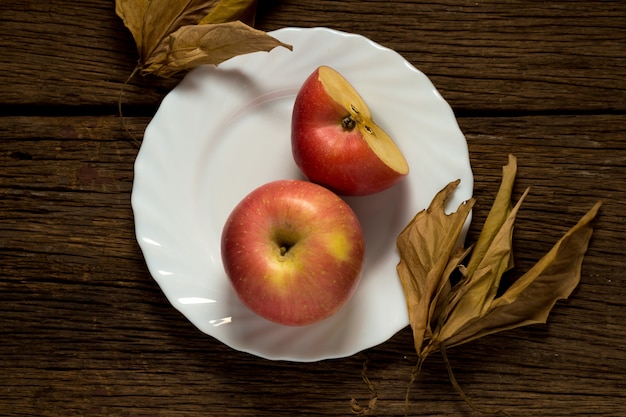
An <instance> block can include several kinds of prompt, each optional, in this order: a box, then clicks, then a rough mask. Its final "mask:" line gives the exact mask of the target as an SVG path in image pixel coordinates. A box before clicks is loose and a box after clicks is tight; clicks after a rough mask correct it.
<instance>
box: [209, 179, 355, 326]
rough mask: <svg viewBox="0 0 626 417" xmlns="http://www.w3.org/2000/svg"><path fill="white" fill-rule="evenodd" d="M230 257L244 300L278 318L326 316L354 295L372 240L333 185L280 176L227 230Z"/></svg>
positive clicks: (247, 201)
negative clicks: (365, 237)
mask: <svg viewBox="0 0 626 417" xmlns="http://www.w3.org/2000/svg"><path fill="white" fill-rule="evenodd" d="M221 243H222V261H223V264H224V269H225V271H226V274H227V275H228V277H229V279H230V281H231V282H232V285H233V287H234V290H235V292H236V293H237V295H238V296H239V298H240V299H241V301H242V302H243V303H244V304H245V305H247V306H248V307H249V308H250V309H251V310H252V311H254V312H256V313H257V314H258V315H260V316H262V317H264V318H266V319H268V320H271V321H273V322H276V323H280V324H286V325H292V326H300V325H306V324H311V323H315V322H317V321H320V320H323V319H325V318H327V317H329V316H331V315H332V314H334V313H335V312H336V311H338V310H339V308H340V307H341V306H342V305H344V304H345V303H346V302H347V301H348V299H349V298H350V297H351V296H352V294H353V292H354V290H355V289H356V286H357V284H358V281H359V279H360V276H361V268H362V265H363V259H364V251H365V241H364V237H363V232H362V230H361V224H360V223H359V220H358V218H357V217H356V215H355V214H354V212H353V211H352V209H351V208H350V206H348V204H347V203H345V202H344V201H343V200H342V199H341V198H340V197H339V196H337V195H336V194H334V193H333V192H331V191H330V190H328V189H326V188H324V187H322V186H319V185H317V184H313V183H311V182H308V181H301V180H278V181H274V182H270V183H267V184H265V185H262V186H261V187H259V188H257V189H255V190H254V191H252V192H251V193H250V194H248V195H247V196H246V197H245V198H244V199H243V200H242V201H241V202H240V203H239V204H238V205H237V206H236V207H235V209H234V210H233V211H232V213H231V214H230V216H229V217H228V220H227V221H226V224H225V226H224V229H223V231H222V241H221Z"/></svg>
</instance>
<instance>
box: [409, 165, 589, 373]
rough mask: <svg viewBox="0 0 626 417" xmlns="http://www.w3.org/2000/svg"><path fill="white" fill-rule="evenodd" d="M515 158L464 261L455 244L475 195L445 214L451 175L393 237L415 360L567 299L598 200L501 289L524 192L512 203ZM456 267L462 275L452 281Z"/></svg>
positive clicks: (537, 318) (524, 321) (529, 319)
mask: <svg viewBox="0 0 626 417" xmlns="http://www.w3.org/2000/svg"><path fill="white" fill-rule="evenodd" d="M516 172H517V163H516V159H515V157H514V156H513V155H510V156H509V163H508V164H507V165H506V166H505V167H503V174H502V184H501V186H500V190H499V191H498V194H497V196H496V198H495V200H494V203H493V205H492V208H491V211H490V212H489V215H488V216H487V219H486V221H485V224H484V226H483V228H482V230H481V233H480V235H479V238H478V241H477V243H476V245H475V246H474V247H473V249H471V250H472V254H471V257H470V260H469V263H468V266H467V267H463V266H462V265H461V262H462V261H463V260H464V259H465V257H466V256H467V254H468V253H469V251H470V248H468V249H463V248H459V247H456V242H457V241H458V237H459V233H460V230H461V227H462V225H463V222H464V220H465V218H466V217H467V215H468V214H469V211H470V210H471V208H472V206H473V203H474V200H473V199H472V200H470V201H469V202H468V204H463V205H461V206H460V207H459V209H458V211H457V212H455V213H452V214H450V215H447V214H445V211H444V206H445V201H446V199H447V198H448V196H449V195H450V193H451V192H452V191H453V190H454V189H455V187H456V186H457V184H458V181H457V182H454V183H450V184H448V186H446V187H445V188H444V189H443V190H442V191H440V192H439V193H438V194H437V195H436V196H435V198H434V199H433V202H432V203H431V205H430V207H429V208H428V209H427V210H424V211H421V212H419V213H418V214H417V215H416V216H415V217H414V219H413V220H412V221H411V222H410V223H409V224H408V225H407V227H406V228H405V229H404V230H403V231H402V232H401V233H400V235H399V236H398V241H397V245H398V250H399V253H400V262H399V264H398V268H397V270H398V276H399V278H400V281H401V282H402V286H403V288H404V292H405V297H406V300H407V307H408V309H409V323H410V325H411V328H412V330H413V336H414V344H415V349H416V351H417V353H418V356H419V358H420V362H423V360H424V359H425V358H426V356H428V355H429V354H430V353H431V352H434V351H437V350H441V349H442V348H444V347H451V346H456V345H459V344H462V343H467V342H469V341H471V340H474V339H476V338H479V337H482V336H485V335H488V334H492V333H495V332H499V331H503V330H508V329H512V328H515V327H519V326H525V325H528V324H533V323H545V321H546V320H547V317H548V315H549V313H550V311H551V310H552V308H553V306H554V304H555V303H556V301H557V300H560V299H563V298H567V297H569V295H570V294H571V292H572V291H573V290H574V288H575V287H576V286H577V285H578V282H579V281H580V272H581V267H582V261H583V257H584V254H585V252H586V250H587V247H588V243H589V239H590V238H591V234H592V232H593V229H592V226H591V221H592V220H593V219H594V218H595V217H596V215H597V213H598V210H599V208H600V205H601V203H597V204H596V205H595V206H594V207H593V208H592V209H591V210H590V211H589V212H588V213H587V214H586V215H585V216H584V217H583V218H582V219H581V220H580V221H579V222H578V224H576V225H575V226H574V227H573V228H572V229H570V230H569V231H568V232H567V233H566V234H565V235H564V236H563V238H561V239H560V240H559V241H558V242H557V243H556V245H555V246H554V247H553V248H552V250H550V252H548V253H547V254H546V255H545V256H544V257H543V258H542V259H541V260H540V261H539V262H537V264H535V266H533V268H531V269H530V270H529V271H528V272H527V273H526V274H524V275H523V276H522V277H521V278H520V279H519V280H517V281H516V282H515V283H514V284H513V285H512V286H511V287H510V288H508V289H507V290H506V291H505V292H504V294H502V295H501V296H498V294H499V293H500V291H499V287H500V284H501V278H502V275H503V274H504V273H505V272H506V271H508V270H509V269H510V268H511V267H512V265H513V261H512V259H513V256H512V253H513V228H514V223H515V219H516V216H517V213H518V211H519V209H520V206H521V204H522V202H523V200H524V198H525V197H526V195H527V194H528V189H527V190H526V191H525V192H524V194H523V195H522V197H521V198H520V199H519V201H518V202H517V204H516V205H515V207H513V205H512V203H511V194H512V190H513V183H514V180H515V175H516ZM457 268H458V270H459V271H460V272H461V274H462V275H463V278H462V279H461V281H460V282H459V283H458V284H457V285H456V286H454V287H452V284H451V282H450V277H451V275H452V273H453V272H454V271H455V270H456V269H457Z"/></svg>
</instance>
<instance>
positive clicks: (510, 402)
mask: <svg viewBox="0 0 626 417" xmlns="http://www.w3.org/2000/svg"><path fill="white" fill-rule="evenodd" d="M262 3H264V4H262V5H261V6H260V9H259V11H258V18H257V27H258V28H260V29H263V30H273V29H277V28H281V27H285V26H299V27H312V26H327V27H332V28H335V29H339V30H343V31H348V32H354V33H359V34H362V35H364V36H367V37H369V38H371V39H372V40H374V41H376V42H378V43H380V44H382V45H384V46H387V47H390V48H393V49H395V50H396V51H398V52H399V53H400V54H402V55H403V56H404V57H405V58H406V59H407V60H409V61H410V62H411V63H413V64H414V65H415V66H416V67H417V68H419V69H420V70H422V71H423V72H424V73H426V74H427V75H428V76H429V77H430V78H431V80H432V81H433V83H434V84H435V85H436V87H437V88H438V89H439V91H440V92H441V94H442V95H443V96H444V98H445V99H446V100H447V101H448V102H449V103H450V105H451V106H452V108H453V109H454V111H455V113H456V115H457V116H458V119H459V124H460V126H461V129H462V130H463V132H464V133H465V135H466V137H467V141H468V144H469V150H470V156H471V163H472V166H473V170H474V174H475V196H476V197H477V199H478V204H477V206H476V208H475V210H474V222H473V223H472V227H471V229H470V233H469V236H468V240H474V239H475V238H476V236H477V232H478V230H479V225H480V224H482V220H484V218H485V216H486V213H487V210H488V208H489V204H490V202H491V199H492V197H493V195H494V193H495V191H496V190H497V187H498V184H499V181H500V172H501V166H502V165H504V164H505V163H506V158H507V155H508V154H509V153H513V154H515V155H516V156H517V157H518V163H519V174H518V180H517V183H516V188H515V197H519V195H520V194H521V191H522V190H523V189H524V188H525V187H528V186H530V187H532V190H531V194H530V195H529V197H528V198H527V200H526V202H525V204H524V206H523V208H522V211H521V213H520V216H519V218H518V223H517V224H518V226H517V229H516V235H515V239H516V240H515V251H516V254H517V255H516V260H517V269H516V270H515V271H516V272H514V274H517V275H518V276H519V275H520V274H521V273H522V272H523V271H524V270H526V269H527V268H528V267H529V266H530V265H531V264H532V263H534V261H536V260H537V259H538V258H539V257H541V256H542V255H543V254H544V253H545V252H546V251H547V250H549V248H550V247H551V246H552V244H554V243H555V242H556V241H557V240H558V239H559V238H560V237H561V235H562V234H563V233H564V232H565V231H566V230H567V229H568V228H569V227H571V226H572V225H573V224H574V223H575V222H576V221H577V220H578V219H579V217H581V216H582V215H583V214H584V213H585V212H586V211H587V210H588V209H589V208H590V207H591V206H592V205H593V204H594V203H595V202H596V201H598V200H602V201H603V202H604V205H603V207H602V209H601V213H600V215H599V217H598V219H597V221H596V223H595V226H596V230H595V233H594V235H593V238H592V240H591V243H590V246H589V250H588V253H587V256H586V257H585V260H584V264H583V270H582V280H581V283H580V285H579V287H578V288H577V289H576V290H575V292H574V294H573V295H572V297H571V298H570V299H569V300H567V301H562V302H559V303H558V304H557V306H556V307H555V309H554V310H553V313H552V315H551V316H550V319H549V322H548V324H547V325H536V326H530V327H526V328H521V329H517V330H513V331H509V332H504V333H500V334H497V335H492V336H489V337H486V338H483V339H480V340H477V341H475V342H472V343H469V344H466V345H463V346H460V347H457V348H454V349H450V350H449V352H448V355H449V359H450V362H451V365H452V367H453V369H454V370H455V374H456V378H457V380H458V383H459V384H460V386H461V387H462V388H463V389H464V390H465V392H466V393H467V395H468V396H469V397H470V398H471V399H472V400H473V401H474V402H475V403H476V404H477V405H479V406H480V407H485V408H498V407H499V408H502V409H505V410H507V411H508V412H509V413H510V414H511V415H514V416H536V415H541V416H588V415H602V416H624V415H626V278H625V274H626V272H625V271H626V245H625V243H624V238H625V236H626V25H625V24H624V23H625V22H626V3H624V2H621V1H591V0H587V1H573V0H572V1H566V0H562V1H550V2H545V1H526V0H524V1H521V0H517V1H516V0H510V1H495V0H489V1H444V0H432V1H426V2H422V1H414V2H413V1H385V0H372V1H366V2H360V1H330V0H315V1H313V0H300V1H296V0H293V1H291V0H284V1H280V2H278V1H277V2H262ZM0 16H1V19H0V33H2V36H0V47H1V51H2V53H1V54H0V138H1V141H0V161H1V168H0V196H1V198H0V311H1V314H2V316H1V319H0V334H1V335H2V341H1V342H0V375H1V376H2V377H1V378H0V414H1V415H7V416H64V417H69V416H120V417H139V416H143V417H147V416H186V417H191V416H231V415H232V416H283V415H284V416H293V415H328V416H331V415H332V416H335V415H351V408H350V399H351V398H355V399H357V400H358V401H359V404H361V405H366V404H367V402H368V399H369V398H370V391H369V390H368V386H367V385H366V384H365V383H364V381H363V380H362V378H361V371H362V367H363V364H364V363H367V367H368V369H367V373H366V375H367V376H368V377H369V379H370V381H371V383H372V384H373V386H374V388H375V389H376V391H377V394H378V403H377V408H376V410H375V414H376V415H379V416H400V415H404V406H405V402H404V397H405V391H406V387H407V384H408V381H409V378H410V375H411V371H412V368H413V366H414V364H415V361H416V354H415V351H414V349H413V346H412V335H411V331H410V329H409V328H405V329H404V330H402V331H400V332H399V333H398V334H396V335H395V336H394V337H392V338H391V339H390V340H388V341H387V342H385V343H383V344H382V345H380V346H376V347H373V348H371V349H368V350H367V351H364V352H361V353H358V354H355V355H354V356H352V357H347V358H343V359H335V360H327V361H321V362H316V363H290V362H273V361H269V360H265V359H260V358H257V357H255V356H252V355H249V354H245V353H241V352H238V351H235V350H232V349H230V348H228V347H227V346H225V345H223V344H222V343H220V342H218V341H216V340H215V339H213V338H211V337H209V336H206V335H204V334H202V333H201V332H200V331H198V330H197V329H196V328H195V327H194V326H193V325H191V324H190V323H189V322H188V321H187V320H186V319H185V318H184V317H183V316H182V315H181V314H179V313H178V312H177V311H176V310H175V309H174V308H172V307H171V306H170V304H169V303H168V302H167V300H166V298H165V296H164V295H163V293H162V292H161V290H160V288H159V287H158V286H157V284H156V283H155V281H154V280H153V279H152V278H151V276H150V274H149V273H148V270H147V268H146V265H145V262H144V259H143V257H142V253H141V251H140V249H139V247H138V245H137V243H136V240H135V235H134V225H133V213H132V210H131V205H130V196H131V190H132V182H133V162H134V160H135V157H136V155H137V152H138V147H137V146H136V145H135V143H133V141H132V140H130V139H129V137H128V135H127V134H126V132H125V131H124V130H123V129H122V127H121V123H120V118H119V117H118V111H117V103H118V95H119V91H120V88H121V86H122V85H123V83H124V82H125V80H126V79H127V78H128V76H129V74H130V73H131V71H132V70H133V67H134V66H135V63H136V61H137V55H136V50H135V46H134V43H133V40H132V38H131V35H130V33H129V32H128V31H127V30H126V28H125V27H124V26H123V24H122V22H121V20H120V19H119V18H118V17H117V16H116V15H115V11H114V5H113V1H106V0H85V1H71V0H59V1H55V2H46V1H41V2H39V1H27V0H17V1H12V2H3V3H2V4H1V5H0ZM177 82H178V80H177V79H174V80H162V79H157V78H154V77H145V78H142V77H134V78H133V79H132V80H131V82H130V84H129V85H128V86H127V88H126V92H125V95H124V103H125V104H124V113H125V114H126V116H127V119H126V122H127V124H128V127H129V129H130V131H131V132H132V133H133V134H134V135H136V136H138V137H141V136H142V133H143V130H144V128H145V127H146V125H147V124H148V122H149V121H150V119H151V117H152V116H153V115H154V112H155V110H156V108H157V107H158V105H159V103H160V101H161V99H162V98H163V97H164V95H165V94H167V92H168V91H170V90H171V88H173V87H174V86H175V85H176V83H177ZM408 414H409V415H411V416H418V415H419V416H443V415H447V416H449V415H454V416H469V415H475V412H474V411H473V410H472V409H471V408H470V407H469V406H468V405H467V404H466V403H465V402H464V400H463V399H462V398H461V397H460V396H459V395H458V393H457V392H455V390H454V389H453V387H452V385H451V384H450V381H449V379H448V376H447V374H446V368H445V366H444V363H443V361H442V360H441V356H440V355H434V356H433V357H431V358H429V360H428V361H427V362H426V364H425V365H424V368H423V369H422V371H421V373H420V375H419V378H418V380H417V381H416V382H415V384H414V385H413V389H412V391H411V394H410V403H409V409H408Z"/></svg>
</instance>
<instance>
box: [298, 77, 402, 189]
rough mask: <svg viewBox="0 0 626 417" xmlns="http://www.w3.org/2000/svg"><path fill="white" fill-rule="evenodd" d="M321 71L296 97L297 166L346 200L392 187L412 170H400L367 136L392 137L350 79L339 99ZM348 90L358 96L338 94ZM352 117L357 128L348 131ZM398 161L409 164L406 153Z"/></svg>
mask: <svg viewBox="0 0 626 417" xmlns="http://www.w3.org/2000/svg"><path fill="white" fill-rule="evenodd" d="M320 68H323V67H320ZM320 68H317V69H316V70H315V71H314V72H313V73H312V74H311V75H310V76H309V77H308V78H307V79H306V80H305V82H304V83H303V84H302V86H301V87H300V90H299V91H298V94H297V96H296V99H295V103H294V107H293V113H292V119H291V145H292V153H293V157H294V160H295V162H296V164H297V165H298V167H299V168H300V170H301V171H302V173H303V174H304V175H305V176H306V177H307V178H308V179H309V180H310V181H312V182H315V183H317V184H320V185H323V186H325V187H327V188H329V189H330V190H332V191H334V192H335V193H337V194H340V195H344V196H362V195H369V194H373V193H377V192H380V191H382V190H385V189H387V188H389V187H391V186H392V185H394V184H395V183H397V182H398V181H399V180H400V179H402V178H403V177H404V176H405V175H406V174H407V173H408V167H406V168H403V169H404V170H405V172H398V171H397V170H394V169H392V168H391V167H389V166H388V164H386V163H384V162H383V161H382V160H381V158H380V157H379V156H378V155H377V154H376V153H375V152H374V151H373V150H372V148H371V146H370V145H369V144H368V142H367V141H366V140H365V138H364V135H370V136H375V135H376V134H379V135H381V136H382V135H384V136H385V137H386V138H388V137H387V136H386V134H385V133H384V132H383V131H382V129H381V128H380V127H378V126H377V125H376V124H375V123H374V122H373V121H372V120H371V115H370V113H369V109H368V108H367V105H366V104H365V102H364V101H363V99H362V98H361V97H360V96H358V93H357V92H356V90H354V88H353V87H352V86H350V85H349V83H348V82H347V81H346V82H345V84H347V86H346V85H340V86H339V87H335V88H334V90H335V92H334V94H335V98H333V97H332V96H331V94H329V90H328V89H327V88H326V87H325V85H324V84H323V83H322V81H321V80H320ZM331 70H332V69H331ZM332 71H334V70H332ZM335 72H336V71H335ZM337 75H338V73H337ZM342 89H345V90H352V92H351V93H347V94H344V95H343V97H341V95H342V93H343V92H342V91H337V90H342ZM337 96H340V97H337ZM339 100H342V101H343V103H341V102H340V101H339ZM352 102H356V103H358V104H359V106H360V110H361V111H360V112H357V113H356V114H355V113H354V111H353V110H355V108H354V106H352V105H351V103H352ZM349 114H352V115H353V116H355V124H356V128H352V129H346V127H345V125H344V124H343V120H344V118H345V117H346V116H347V115H349ZM372 129H374V130H373V131H372ZM372 132H373V135H372ZM374 140H376V139H374ZM388 141H389V142H391V139H388ZM391 146H393V147H394V148H395V145H391ZM396 153H397V154H400V152H399V150H398V151H396ZM397 158H400V159H402V163H403V164H406V161H405V160H404V158H403V157H402V156H401V155H399V156H398V157H397Z"/></svg>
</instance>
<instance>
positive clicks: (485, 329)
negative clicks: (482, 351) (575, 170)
mask: <svg viewBox="0 0 626 417" xmlns="http://www.w3.org/2000/svg"><path fill="white" fill-rule="evenodd" d="M601 205H602V203H600V202H598V203H596V204H595V205H594V206H593V207H592V208H591V209H590V210H589V211H588V212H587V213H586V214H585V215H584V216H583V217H582V218H581V219H580V221H579V222H578V223H577V224H576V225H575V226H574V227H572V228H571V229H570V230H569V231H568V232H567V233H566V234H565V235H564V236H563V237H562V238H561V239H560V240H559V241H558V242H557V243H556V244H555V245H554V246H553V247H552V249H551V250H550V251H549V252H548V253H547V254H546V255H544V256H543V257H542V258H541V260H539V262H537V263H536V264H535V265H534V266H533V267H532V268H531V269H530V270H529V271H528V272H526V273H525V274H524V275H522V276H521V277H520V278H519V279H518V280H517V281H516V282H515V283H513V285H511V287H510V288H508V289H507V290H506V292H505V293H504V294H503V295H502V296H500V297H498V298H496V299H495V300H494V301H493V303H492V304H491V306H490V307H489V311H488V312H487V313H486V314H485V315H484V316H483V317H481V319H480V320H477V321H474V322H472V323H469V324H468V325H467V326H466V327H465V328H463V329H459V330H458V331H457V332H456V333H455V334H454V335H453V336H452V337H450V338H449V339H448V340H442V342H444V343H445V344H446V346H447V347H451V346H456V345H460V344H462V343H467V342H469V341H471V340H474V339H477V338H479V337H482V336H486V335H488V334H492V333H496V332H500V331H504V330H510V329H514V328H516V327H521V326H526V325H530V324H538V323H545V322H546V321H547V318H548V315H549V313H550V311H551V310H552V308H553V307H554V304H555V303H556V302H557V301H558V300H561V299H566V298H568V297H569V296H570V295H571V293H572V291H573V290H574V289H575V288H576V287H577V286H578V283H579V282H580V273H581V269H582V262H583V257H584V255H585V252H586V251H587V247H588V245H589V240H590V239H591V235H592V233H593V227H592V225H591V221H592V220H593V219H594V218H595V217H596V216H597V214H598V211H599V209H600V206H601Z"/></svg>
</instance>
